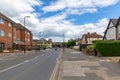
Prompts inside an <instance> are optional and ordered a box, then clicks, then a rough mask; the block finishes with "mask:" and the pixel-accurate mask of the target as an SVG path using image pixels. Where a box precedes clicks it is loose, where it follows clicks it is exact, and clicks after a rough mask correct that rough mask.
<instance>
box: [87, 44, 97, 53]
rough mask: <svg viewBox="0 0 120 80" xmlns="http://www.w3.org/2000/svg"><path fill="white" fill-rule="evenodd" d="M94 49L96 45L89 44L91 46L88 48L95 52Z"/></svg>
mask: <svg viewBox="0 0 120 80" xmlns="http://www.w3.org/2000/svg"><path fill="white" fill-rule="evenodd" d="M94 49H95V45H89V46H87V50H88V51H89V52H93V51H94Z"/></svg>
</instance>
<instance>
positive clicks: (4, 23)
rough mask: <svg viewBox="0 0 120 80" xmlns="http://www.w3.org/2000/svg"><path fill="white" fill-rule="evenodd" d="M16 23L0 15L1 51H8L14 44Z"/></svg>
mask: <svg viewBox="0 0 120 80" xmlns="http://www.w3.org/2000/svg"><path fill="white" fill-rule="evenodd" d="M14 24H15V22H14V21H12V20H11V19H9V18H8V17H6V16H5V15H3V14H2V13H0V49H1V50H7V49H8V48H9V47H12V44H13V37H12V31H13V25H14Z"/></svg>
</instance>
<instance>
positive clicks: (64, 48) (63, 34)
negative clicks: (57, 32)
mask: <svg viewBox="0 0 120 80" xmlns="http://www.w3.org/2000/svg"><path fill="white" fill-rule="evenodd" d="M64 42H65V35H64V34H63V43H64ZM63 52H65V46H64V45H63Z"/></svg>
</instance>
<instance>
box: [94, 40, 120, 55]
mask: <svg viewBox="0 0 120 80" xmlns="http://www.w3.org/2000/svg"><path fill="white" fill-rule="evenodd" d="M95 49H96V50H97V51H98V52H100V53H101V55H102V56H120V41H99V42H97V43H95Z"/></svg>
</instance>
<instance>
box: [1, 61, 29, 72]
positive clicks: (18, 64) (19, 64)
mask: <svg viewBox="0 0 120 80" xmlns="http://www.w3.org/2000/svg"><path fill="white" fill-rule="evenodd" d="M28 62H30V60H26V61H24V62H22V63H19V64H17V65H14V66H11V67H9V68H6V69H3V70H1V71H0V73H3V72H5V71H8V70H10V69H13V68H15V67H18V66H20V65H22V64H25V63H28Z"/></svg>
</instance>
